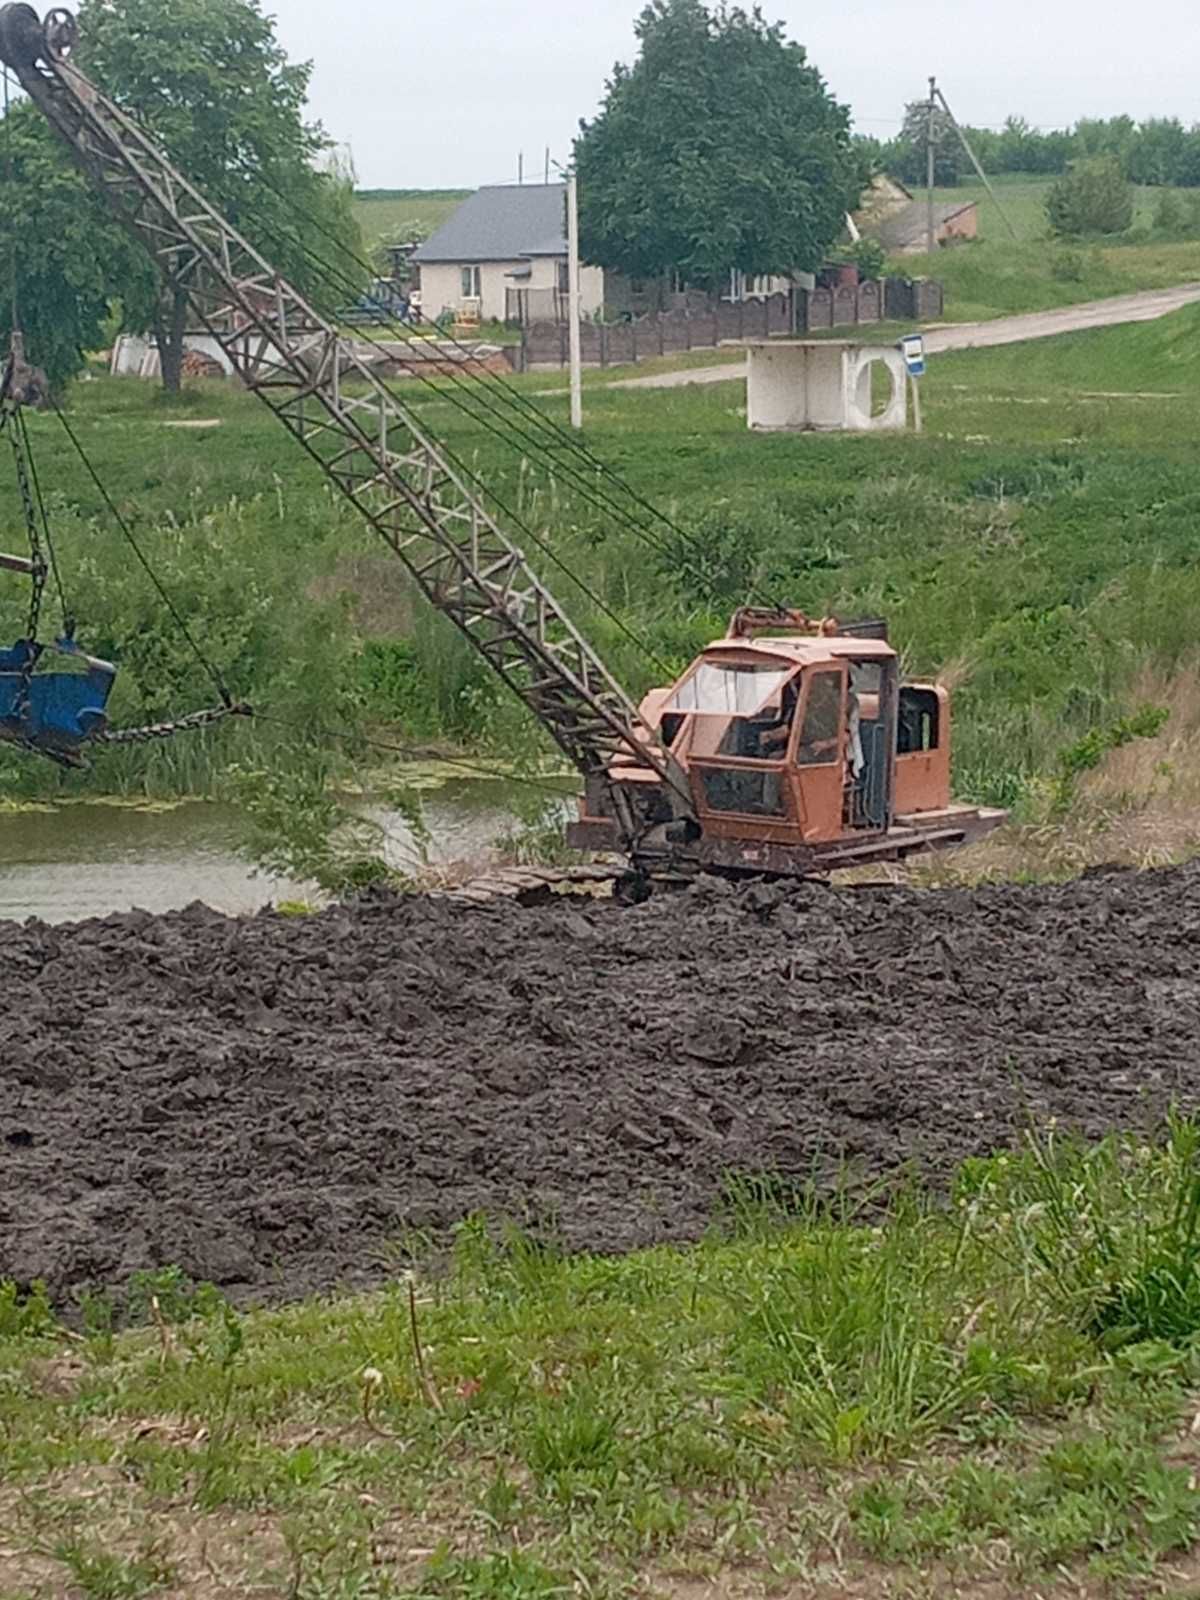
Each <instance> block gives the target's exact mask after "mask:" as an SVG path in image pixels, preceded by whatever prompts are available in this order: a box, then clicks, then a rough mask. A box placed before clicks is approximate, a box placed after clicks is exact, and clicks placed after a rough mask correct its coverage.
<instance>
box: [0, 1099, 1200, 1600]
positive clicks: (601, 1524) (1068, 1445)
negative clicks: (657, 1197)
mask: <svg viewBox="0 0 1200 1600" xmlns="http://www.w3.org/2000/svg"><path fill="white" fill-rule="evenodd" d="M1197 1153H1198V1136H1197V1132H1196V1130H1195V1128H1193V1127H1192V1126H1191V1125H1189V1124H1187V1123H1177V1124H1175V1125H1174V1126H1173V1127H1172V1128H1171V1130H1170V1132H1169V1135H1168V1137H1167V1140H1166V1143H1165V1145H1164V1146H1163V1147H1162V1148H1160V1149H1151V1148H1149V1147H1148V1146H1145V1145H1143V1144H1141V1143H1140V1142H1139V1141H1138V1140H1136V1139H1132V1138H1130V1139H1117V1138H1113V1139H1110V1140H1108V1141H1107V1142H1106V1143H1104V1144H1103V1145H1100V1146H1098V1147H1095V1148H1093V1149H1085V1148H1082V1147H1077V1146H1075V1145H1072V1144H1070V1143H1067V1142H1063V1141H1061V1140H1059V1139H1058V1138H1057V1137H1056V1136H1055V1135H1054V1134H1053V1133H1050V1132H1043V1133H1042V1134H1040V1135H1037V1136H1031V1138H1030V1140H1029V1142H1028V1144H1027V1146H1026V1148H1025V1150H1024V1152H1023V1153H1018V1154H1016V1155H1012V1156H1007V1157H999V1158H997V1159H995V1160H991V1161H986V1162H985V1161H976V1162H973V1163H971V1164H969V1166H968V1167H967V1168H966V1169H964V1171H963V1172H962V1173H961V1174H960V1176H959V1178H958V1180H957V1183H956V1185H955V1187H954V1189H953V1191H952V1194H951V1197H950V1203H949V1204H947V1203H946V1202H945V1201H944V1200H942V1201H939V1200H937V1199H934V1198H932V1197H929V1196H927V1195H925V1194H923V1193H922V1192H921V1191H920V1190H919V1189H916V1188H901V1189H899V1190H897V1191H894V1192H893V1193H892V1194H891V1196H890V1197H888V1196H885V1195H883V1194H877V1195H873V1196H872V1195H862V1194H859V1196H858V1198H857V1199H854V1198H852V1197H851V1191H850V1190H849V1189H847V1190H844V1191H841V1192H837V1193H834V1194H833V1195H830V1196H826V1197H825V1198H824V1199H823V1200H818V1198H817V1197H816V1196H815V1195H814V1194H810V1193H808V1192H807V1191H805V1190H803V1189H800V1190H796V1189H791V1190H789V1189H788V1188H787V1187H786V1186H783V1185H780V1184H778V1183H776V1182H772V1181H770V1180H768V1179H762V1180H758V1181H751V1180H749V1179H742V1180H732V1179H731V1180H730V1183H729V1186H728V1191H727V1201H726V1205H725V1207H724V1209H723V1211H722V1213H721V1215H720V1216H719V1218H718V1219H717V1222H716V1224H715V1225H714V1229H713V1233H712V1236H711V1237H710V1238H709V1239H708V1240H707V1241H706V1242H704V1243H703V1244H700V1245H698V1246H695V1247H693V1248H690V1249H659V1250H653V1251H649V1252H644V1253H641V1254H637V1255H633V1256H629V1257H626V1258H617V1259H599V1258H594V1257H568V1256H565V1255H562V1254H560V1253H559V1252H558V1250H557V1249H556V1248H555V1247H554V1243H553V1240H552V1239H546V1238H543V1239H541V1240H540V1241H535V1240H533V1239H531V1238H530V1237H528V1236H526V1235H523V1234H521V1233H517V1232H513V1231H508V1232H503V1231H501V1230H498V1229H497V1228H494V1227H489V1226H488V1225H486V1224H485V1222H484V1220H483V1219H481V1218H475V1219H470V1220H468V1221H467V1222H466V1223H464V1224H463V1226H462V1227H461V1228H460V1230H459V1232H458V1235H457V1241H456V1244H455V1247H454V1250H453V1254H452V1258H451V1259H450V1260H449V1261H444V1260H443V1261H442V1262H441V1263H440V1264H438V1265H435V1264H433V1263H432V1262H430V1263H429V1264H426V1263H425V1262H424V1261H423V1258H422V1256H421V1253H420V1247H419V1242H416V1241H408V1242H407V1244H403V1243H402V1242H399V1241H398V1243H397V1253H396V1275H395V1280H394V1282H393V1283H392V1285H391V1286H390V1287H388V1288H386V1289H384V1290H383V1291H382V1292H381V1293H379V1294H377V1295H374V1296H371V1297H367V1298H363V1299H355V1300H315V1301H310V1302H308V1303H306V1304H304V1305H300V1306H294V1307H289V1308H285V1309H281V1310H273V1311H257V1312H253V1313H245V1314H243V1313H239V1312H236V1311H234V1310H233V1309H232V1308H230V1307H229V1306H227V1305H226V1304H225V1303H224V1302H222V1301H221V1300H220V1299H219V1297H216V1296H214V1295H213V1293H212V1292H211V1291H207V1292H201V1293H196V1292H194V1291H192V1290H191V1289H190V1288H189V1286H188V1285H187V1284H186V1283H185V1281H184V1280H183V1279H182V1278H181V1277H180V1275H179V1274H178V1273H173V1272H164V1273H162V1274H160V1275H158V1277H157V1278H155V1279H147V1280H145V1281H144V1282H143V1283H142V1284H141V1285H140V1288H139V1295H140V1297H141V1303H143V1304H147V1303H148V1301H149V1296H151V1295H157V1302H158V1307H159V1324H158V1326H153V1325H152V1326H151V1327H150V1328H149V1329H147V1330H143V1331H136V1330H135V1331H132V1332H118V1333H116V1334H114V1333H113V1332H112V1331H111V1325H112V1317H111V1314H106V1315H104V1316H100V1315H98V1314H97V1307H98V1305H99V1304H100V1302H98V1301H96V1300H94V1299H93V1300H92V1301H91V1302H89V1304H88V1305H86V1306H85V1307H84V1315H83V1317H82V1329H83V1331H82V1332H81V1333H75V1334H71V1335H70V1336H68V1335H67V1334H65V1333H64V1332H62V1331H60V1330H59V1329H58V1328H57V1326H55V1325H54V1324H53V1323H52V1322H51V1321H49V1320H48V1317H47V1311H46V1307H45V1305H44V1303H39V1302H36V1301H35V1302H34V1303H33V1305H32V1308H24V1309H25V1311H26V1320H25V1321H24V1322H22V1321H21V1320H20V1316H21V1312H22V1309H23V1307H22V1303H21V1302H20V1301H19V1299H17V1298H15V1297H14V1296H13V1295H12V1294H11V1292H10V1293H9V1295H8V1298H7V1301H6V1302H4V1301H3V1300H0V1304H4V1303H6V1304H7V1306H8V1311H7V1312H6V1313H4V1314H3V1316H2V1317H0V1432H2V1434H3V1438H4V1448H5V1477H4V1481H3V1483H2V1484H0V1526H3V1528H4V1539H3V1540H2V1541H0V1594H4V1595H6V1596H7V1595H17V1594H20V1595H22V1596H25V1597H28V1600H40V1597H41V1596H47V1597H48V1596H49V1595H51V1594H57V1593H60V1592H62V1589H63V1585H64V1583H68V1582H70V1583H73V1584H74V1585H75V1589H73V1590H72V1592H76V1590H78V1591H79V1592H82V1593H85V1594H88V1595H94V1596H97V1597H106V1596H111V1597H119V1596H137V1595H142V1594H153V1593H156V1592H159V1591H161V1590H164V1589H167V1588H170V1587H174V1588H175V1589H176V1590H178V1591H182V1592H189V1593H190V1592H199V1591H197V1590H194V1587H193V1586H195V1585H197V1584H199V1583H202V1582H203V1581H204V1577H205V1574H206V1571H207V1572H208V1573H209V1575H211V1573H212V1571H213V1570H216V1571H217V1572H218V1573H219V1574H220V1576H221V1580H222V1581H223V1582H224V1583H225V1584H226V1585H227V1587H228V1590H229V1591H230V1592H232V1591H234V1590H236V1589H237V1588H239V1587H241V1586H245V1587H250V1586H253V1585H254V1584H256V1583H257V1584H260V1585H264V1586H265V1587H266V1589H267V1591H268V1592H271V1593H280V1592H282V1593H289V1594H297V1595H310V1596H326V1595H328V1596H358V1595H363V1596H366V1595H370V1596H374V1597H379V1600H384V1597H389V1596H400V1595H427V1594H436V1595H454V1596H476V1595H477V1596H488V1597H491V1596H504V1597H509V1596H512V1597H517V1596H535V1595H536V1596H540V1595H550V1594H558V1593H563V1592H582V1593H587V1594H593V1595H597V1596H608V1595H614V1596H615V1595H620V1594H626V1593H630V1594H631V1593H633V1592H635V1591H637V1592H645V1591H646V1589H647V1587H649V1588H650V1589H651V1591H652V1592H661V1593H666V1594H670V1593H673V1592H677V1591H680V1590H682V1588H683V1586H684V1585H686V1584H688V1583H693V1584H694V1583H697V1582H701V1581H710V1582H717V1583H719V1582H722V1581H732V1580H733V1578H734V1576H735V1574H736V1576H737V1580H738V1583H739V1585H740V1586H741V1587H742V1588H743V1590H744V1591H745V1592H748V1593H761V1592H764V1591H766V1592H770V1591H771V1590H772V1589H774V1588H775V1587H777V1586H784V1585H787V1584H789V1583H792V1584H803V1583H811V1584H813V1585H814V1587H813V1589H812V1590H811V1592H814V1593H820V1594H826V1593H828V1594H830V1595H832V1594H834V1593H839V1594H840V1593H856V1592H858V1590H857V1589H855V1588H854V1585H855V1584H856V1583H862V1582H869V1583H871V1584H872V1585H873V1588H872V1591H871V1592H873V1593H876V1594H881V1595H888V1596H891V1595H896V1596H899V1595H902V1594H912V1593H914V1592H918V1593H924V1592H926V1591H925V1590H924V1589H921V1588H919V1587H918V1588H916V1589H914V1587H913V1585H914V1583H916V1584H918V1585H919V1583H920V1581H921V1577H922V1575H924V1577H925V1578H926V1579H929V1580H932V1578H933V1577H934V1575H935V1574H940V1577H941V1579H942V1580H943V1581H951V1580H952V1581H954V1582H955V1583H959V1584H961V1585H963V1586H966V1585H968V1584H971V1583H982V1582H984V1581H987V1582H989V1583H991V1584H993V1585H994V1586H995V1587H994V1588H991V1589H989V1591H988V1592H989V1593H995V1594H1001V1595H1005V1596H1008V1595H1012V1596H1017V1595H1022V1594H1029V1593H1033V1592H1037V1593H1042V1594H1046V1593H1049V1592H1053V1593H1055V1594H1058V1593H1059V1592H1062V1593H1064V1594H1065V1593H1071V1594H1079V1593H1081V1592H1082V1593H1087V1594H1093V1593H1094V1594H1099V1593H1101V1592H1105V1593H1110V1594H1129V1595H1131V1596H1132V1595H1145V1594H1147V1593H1150V1592H1155V1593H1157V1592H1160V1589H1159V1577H1158V1575H1159V1574H1160V1573H1162V1574H1163V1575H1165V1574H1167V1573H1169V1572H1170V1571H1171V1570H1172V1564H1173V1563H1174V1562H1175V1561H1177V1560H1178V1559H1179V1558H1180V1557H1182V1556H1183V1555H1185V1554H1186V1552H1187V1551H1188V1550H1189V1548H1190V1547H1191V1546H1192V1544H1193V1543H1194V1541H1195V1540H1196V1538H1197V1536H1198V1535H1200V1492H1198V1490H1197V1487H1196V1480H1195V1470H1196V1466H1197V1449H1198V1447H1197V1444H1196V1441H1195V1438H1194V1433H1193V1432H1191V1431H1189V1428H1188V1424H1189V1423H1190V1421H1191V1417H1192V1413H1193V1410H1194V1404H1195V1402H1194V1398H1193V1396H1194V1386H1195V1384H1196V1383H1197V1382H1198V1381H1200V1350H1198V1348H1197V1337H1198V1336H1200V1297H1197V1295H1196V1293H1195V1291H1194V1289H1189V1292H1188V1294H1187V1296H1185V1297H1181V1296H1179V1295H1176V1296H1175V1298H1174V1299H1173V1300H1172V1301H1171V1302H1170V1304H1169V1306H1167V1311H1168V1314H1167V1315H1166V1316H1165V1317H1164V1315H1163V1309H1164V1306H1166V1305H1167V1302H1165V1301H1164V1300H1163V1296H1162V1292H1161V1291H1162V1288H1163V1286H1164V1285H1165V1284H1167V1283H1168V1282H1171V1281H1174V1282H1175V1283H1177V1284H1178V1285H1180V1286H1186V1285H1194V1283H1195V1281H1196V1277H1197V1248H1196V1239H1195V1234H1196V1227H1195V1217H1196V1215H1197V1210H1198V1206H1200V1197H1198V1184H1200V1179H1198V1178H1197V1164H1196V1163H1197ZM402 1269H403V1270H402ZM414 1325H415V1327H416V1338H415V1340H414V1333H413V1329H414ZM822 1582H823V1583H824V1584H825V1585H826V1586H827V1587H825V1588H821V1587H817V1585H818V1584H819V1583H822ZM1060 1586H1061V1589H1060ZM222 1592H224V1591H222Z"/></svg>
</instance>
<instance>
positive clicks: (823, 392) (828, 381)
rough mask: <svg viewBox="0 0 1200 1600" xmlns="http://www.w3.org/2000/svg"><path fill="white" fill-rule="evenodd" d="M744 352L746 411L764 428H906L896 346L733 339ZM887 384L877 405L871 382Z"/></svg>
mask: <svg viewBox="0 0 1200 1600" xmlns="http://www.w3.org/2000/svg"><path fill="white" fill-rule="evenodd" d="M738 343H739V345H740V347H741V348H743V349H745V351H746V417H747V421H748V422H749V424H750V426H751V427H752V428H756V429H762V430H764V431H767V432H792V433H798V432H807V431H810V430H817V431H828V432H842V431H844V432H852V433H874V432H879V431H886V430H902V429H904V428H906V427H907V426H908V373H907V369H906V367H905V363H904V356H903V354H902V353H901V351H900V350H898V349H897V348H896V347H895V346H894V345H871V344H857V343H855V342H853V341H850V340H841V339H762V340H746V341H738ZM880 367H882V368H883V370H884V371H885V372H886V374H887V376H888V378H889V379H890V382H891V387H890V393H889V394H888V396H887V398H886V399H885V401H884V403H883V405H882V407H880V406H878V405H876V404H874V403H873V399H872V394H873V381H874V379H875V377H876V374H877V370H878V369H879V368H880Z"/></svg>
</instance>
